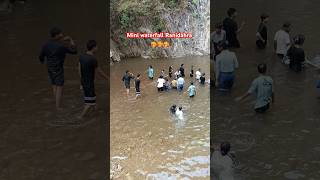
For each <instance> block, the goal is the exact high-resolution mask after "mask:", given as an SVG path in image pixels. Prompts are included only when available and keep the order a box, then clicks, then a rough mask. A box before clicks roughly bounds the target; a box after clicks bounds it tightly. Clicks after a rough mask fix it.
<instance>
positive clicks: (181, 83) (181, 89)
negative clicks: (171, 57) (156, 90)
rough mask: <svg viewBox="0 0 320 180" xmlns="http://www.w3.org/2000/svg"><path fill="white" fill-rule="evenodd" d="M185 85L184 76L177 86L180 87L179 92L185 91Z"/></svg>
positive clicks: (180, 78)
mask: <svg viewBox="0 0 320 180" xmlns="http://www.w3.org/2000/svg"><path fill="white" fill-rule="evenodd" d="M183 85H184V79H183V77H182V76H180V77H179V78H178V80H177V86H178V91H179V92H181V91H183Z"/></svg>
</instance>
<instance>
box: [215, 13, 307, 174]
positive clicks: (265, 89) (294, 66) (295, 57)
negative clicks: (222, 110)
mask: <svg viewBox="0 0 320 180" xmlns="http://www.w3.org/2000/svg"><path fill="white" fill-rule="evenodd" d="M227 15H228V16H227V17H226V18H225V19H224V21H223V22H222V23H217V24H216V30H215V31H214V32H213V33H212V34H211V45H212V46H211V47H212V48H213V49H212V51H211V52H214V53H212V54H211V59H213V61H214V71H215V73H214V75H215V78H214V80H213V81H215V83H214V84H215V86H216V87H217V89H218V90H219V91H223V92H229V91H230V90H231V89H232V87H233V84H234V81H235V71H236V69H237V68H239V63H238V59H237V56H236V53H235V52H232V51H231V49H234V48H240V47H241V44H240V42H239V40H238V34H239V33H240V32H241V31H242V29H243V28H244V26H245V23H242V24H241V26H240V27H238V24H237V22H236V17H237V10H236V9H234V8H229V9H228V11H227ZM268 21H269V15H267V14H265V13H263V14H261V16H260V24H259V25H258V28H257V33H256V43H255V44H256V48H257V49H258V50H264V49H266V48H267V47H269V46H268V45H269V42H268ZM290 31H291V24H290V23H289V22H285V23H283V25H282V27H281V29H280V30H278V31H277V32H276V33H275V36H274V39H273V40H274V41H273V47H274V52H275V54H276V56H277V57H278V58H279V61H280V62H281V63H283V64H284V65H288V67H289V69H291V70H292V71H294V72H297V73H298V72H300V71H302V69H303V67H304V63H305V52H304V50H303V48H302V46H303V44H304V41H305V37H304V35H302V34H298V35H296V36H294V37H293V38H291V37H290V34H289V33H290ZM257 71H258V73H259V75H258V77H257V78H255V79H254V80H253V82H252V83H251V86H250V88H249V90H248V91H247V92H246V93H244V94H243V95H242V96H240V97H238V98H236V99H235V100H236V101H241V100H243V99H245V98H246V97H248V96H249V95H255V96H256V102H255V105H254V109H255V111H256V112H257V113H264V112H266V111H267V110H268V109H269V107H270V104H271V103H274V100H275V98H274V82H273V79H272V78H271V77H270V76H268V75H267V65H266V63H260V64H258V65H257ZM230 148H231V145H230V143H228V142H223V143H221V145H220V146H217V147H214V152H213V154H212V155H211V160H212V162H213V163H212V167H211V168H212V170H213V174H214V176H215V178H216V179H220V180H224V179H228V180H232V179H234V177H233V175H232V171H233V168H232V166H233V158H232V156H230V154H229V152H230Z"/></svg>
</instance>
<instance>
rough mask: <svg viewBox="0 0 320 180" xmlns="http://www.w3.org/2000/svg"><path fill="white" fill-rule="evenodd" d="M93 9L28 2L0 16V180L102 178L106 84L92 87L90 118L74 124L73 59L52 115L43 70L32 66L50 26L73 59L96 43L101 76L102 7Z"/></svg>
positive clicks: (77, 107) (78, 96) (77, 93)
mask: <svg viewBox="0 0 320 180" xmlns="http://www.w3.org/2000/svg"><path fill="white" fill-rule="evenodd" d="M102 4H105V3H104V2H102ZM97 7H101V5H100V4H99V2H90V1H80V2H79V1H73V0H72V1H62V0H57V1H27V2H26V3H25V4H24V5H22V4H19V3H18V4H17V5H16V7H15V8H14V9H13V10H12V11H11V12H8V13H7V12H1V14H0V32H1V33H0V39H1V41H0V49H1V56H2V57H1V62H2V63H1V67H0V68H1V71H0V79H1V88H0V104H1V108H0V119H1V121H0V134H1V135H0V142H1V143H0V156H1V158H0V166H1V170H0V179H26V180H27V179H59V180H62V179H79V180H80V179H84V180H88V179H106V175H105V174H106V169H105V167H106V159H107V157H106V149H107V148H106V146H107V145H106V143H105V137H106V136H107V135H106V110H107V107H106V102H107V101H108V99H107V98H108V97H107V90H106V84H107V83H106V82H105V81H103V80H98V81H97V87H96V88H97V90H96V93H97V96H98V100H97V101H98V105H99V106H98V111H97V113H96V114H95V115H94V116H92V117H91V118H87V119H84V120H83V121H78V120H77V119H76V116H78V115H79V114H80V112H81V110H82V107H83V98H82V91H81V90H80V89H79V82H80V79H79V76H78V70H77V65H78V57H79V56H78V55H77V56H67V58H66V64H65V79H66V82H65V92H64V98H63V108H64V110H63V111H62V112H59V113H57V114H56V112H55V105H54V103H55V102H54V99H53V95H52V90H51V87H50V85H49V82H48V78H47V71H46V67H45V65H41V64H40V62H39V60H38V55H39V52H40V48H41V46H42V44H43V43H44V42H45V41H46V40H47V39H48V38H49V29H50V28H51V27H52V26H56V25H57V26H59V27H61V28H62V29H63V30H64V32H65V33H66V34H68V35H70V36H72V37H73V38H74V39H75V41H76V43H77V44H78V45H79V51H80V52H83V50H84V47H85V42H86V41H87V40H88V39H97V41H98V42H100V49H101V51H100V52H99V53H98V55H97V57H98V59H99V64H100V66H101V67H102V68H103V69H105V70H106V62H105V59H104V57H105V51H104V49H105V48H104V47H105V44H106V43H105V41H104V40H105V24H104V23H105V9H106V8H105V6H104V8H101V9H97ZM92 11H93V12H95V13H92ZM100 12H101V14H100ZM97 13H98V15H97ZM91 18H93V19H94V21H91V20H90V19H91Z"/></svg>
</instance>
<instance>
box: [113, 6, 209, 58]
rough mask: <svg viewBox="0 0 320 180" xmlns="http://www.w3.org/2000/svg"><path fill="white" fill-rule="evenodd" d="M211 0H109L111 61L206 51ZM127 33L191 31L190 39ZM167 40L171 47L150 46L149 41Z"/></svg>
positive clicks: (202, 53)
mask: <svg viewBox="0 0 320 180" xmlns="http://www.w3.org/2000/svg"><path fill="white" fill-rule="evenodd" d="M209 8H210V0H157V1H152V0H139V1H138V0H130V1H128V0H120V1H115V0H112V1H111V14H110V16H111V34H110V37H111V47H112V48H111V50H110V54H111V56H112V58H111V59H112V60H113V61H119V60H120V58H125V57H144V58H159V57H172V58H175V57H183V56H194V55H207V54H209V39H210V19H209V18H210V9H209ZM126 32H141V33H153V32H172V33H173V32H191V33H192V35H193V38H192V39H178V38H177V39H156V38H154V39H128V38H126V37H125V33H126ZM154 40H155V41H158V40H166V41H168V42H170V44H171V47H170V48H168V49H164V48H152V47H151V46H150V43H151V42H152V41H154Z"/></svg>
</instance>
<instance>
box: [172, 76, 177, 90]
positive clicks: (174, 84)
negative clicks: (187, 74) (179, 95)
mask: <svg viewBox="0 0 320 180" xmlns="http://www.w3.org/2000/svg"><path fill="white" fill-rule="evenodd" d="M171 88H172V89H177V78H174V79H173V80H172V81H171Z"/></svg>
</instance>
